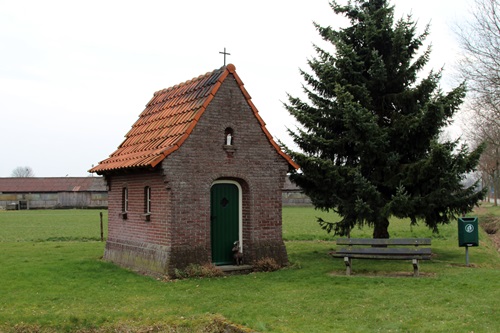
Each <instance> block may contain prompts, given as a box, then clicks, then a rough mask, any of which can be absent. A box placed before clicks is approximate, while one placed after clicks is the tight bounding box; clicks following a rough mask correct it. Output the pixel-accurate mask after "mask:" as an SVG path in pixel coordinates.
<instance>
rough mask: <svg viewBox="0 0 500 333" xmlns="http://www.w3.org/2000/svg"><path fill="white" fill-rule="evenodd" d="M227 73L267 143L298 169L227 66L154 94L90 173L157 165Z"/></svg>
mask: <svg viewBox="0 0 500 333" xmlns="http://www.w3.org/2000/svg"><path fill="white" fill-rule="evenodd" d="M230 73H231V74H233V75H234V78H235V80H236V82H237V83H238V85H239V86H240V89H241V91H242V92H243V95H244V96H245V98H246V100H247V102H248V105H249V106H250V107H251V109H252V111H253V113H254V114H255V116H256V118H257V120H258V121H259V123H260V125H261V127H262V130H263V131H264V133H265V135H266V136H267V138H268V139H269V141H270V143H271V144H272V145H273V147H275V149H276V150H277V152H278V153H279V154H280V155H281V156H283V158H285V159H286V160H287V161H288V163H289V164H290V165H291V166H292V167H294V168H298V165H297V164H296V163H295V162H293V161H292V159H291V158H290V157H289V156H288V155H286V154H285V153H284V152H282V151H281V149H280V147H279V146H278V145H277V144H276V142H274V140H273V138H272V136H271V134H270V133H269V132H268V131H267V129H266V127H265V123H264V121H263V120H262V118H261V117H260V116H259V114H258V111H257V108H256V107H255V105H254V104H253V103H252V101H251V97H250V94H248V92H247V91H246V89H245V88H244V87H243V82H242V81H241V79H240V78H239V76H238V75H237V74H236V68H235V67H234V65H232V64H229V65H227V66H225V67H222V68H220V69H217V70H214V71H213V72H209V73H206V74H204V75H200V76H198V77H196V78H194V79H192V80H189V81H186V82H184V83H181V84H178V85H175V86H173V87H170V88H167V89H162V90H159V91H157V92H155V93H154V94H153V97H152V98H151V100H150V101H149V102H148V103H147V104H146V108H145V109H144V111H142V113H141V114H140V115H139V119H138V120H137V121H136V122H135V124H134V125H133V126H132V128H131V129H130V130H129V131H128V133H127V134H126V136H125V140H124V141H123V142H122V144H121V145H120V146H119V147H118V148H117V150H116V151H115V152H114V153H112V154H111V155H110V157H109V158H107V159H105V160H103V161H101V162H100V163H99V165H97V166H96V167H94V168H92V169H91V170H90V172H97V173H99V174H101V173H106V172H110V171H113V170H119V169H127V168H137V167H155V166H156V165H158V163H160V162H161V161H162V160H163V159H164V158H165V157H167V156H168V155H169V154H171V153H172V152H174V151H175V150H177V149H178V148H179V147H180V146H181V145H182V143H183V142H184V141H185V140H186V139H187V138H188V136H189V135H190V134H191V132H192V130H193V129H194V127H195V126H196V123H197V122H198V120H199V119H200V117H201V115H202V114H203V113H204V111H205V109H206V108H207V107H208V105H209V104H210V102H211V101H212V99H213V97H214V96H215V94H216V93H217V91H218V89H219V88H220V86H221V85H222V83H223V82H224V80H225V79H226V77H227V76H228V75H229V74H230Z"/></svg>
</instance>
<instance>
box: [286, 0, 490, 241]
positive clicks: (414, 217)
mask: <svg viewBox="0 0 500 333" xmlns="http://www.w3.org/2000/svg"><path fill="white" fill-rule="evenodd" d="M330 5H331V7H332V9H333V11H334V12H335V14H337V15H344V16H345V17H347V18H348V19H349V21H350V25H349V26H348V27H346V28H341V29H338V30H334V29H332V28H331V27H322V26H320V25H317V24H316V28H317V30H318V32H319V34H320V35H321V37H322V38H323V39H324V40H325V41H327V42H329V43H331V44H332V45H333V50H334V51H333V54H330V53H329V52H327V51H326V50H325V49H322V48H320V47H318V46H315V51H316V53H317V57H316V58H313V59H312V60H309V61H308V64H309V66H310V69H311V70H312V73H307V72H305V71H301V74H302V76H303V78H304V80H305V82H306V84H305V85H304V90H305V93H306V95H307V98H308V101H303V100H301V99H300V98H296V97H292V96H289V102H288V104H286V108H287V110H288V111H289V112H290V114H291V115H293V116H294V117H295V118H296V120H297V121H298V122H299V124H300V126H298V128H297V129H296V130H295V131H293V130H289V133H290V135H291V136H292V138H293V139H294V142H295V143H296V144H297V145H298V147H299V148H300V150H301V151H292V150H290V149H288V148H286V149H287V152H288V153H289V154H290V155H291V156H292V158H293V159H294V160H295V161H296V162H297V163H298V164H299V165H300V167H301V169H300V171H298V172H294V173H293V174H292V175H291V179H292V181H293V182H294V183H296V184H297V185H299V186H300V187H301V188H302V189H303V190H304V192H305V193H306V194H307V195H308V196H309V197H310V198H311V200H312V202H313V204H314V206H315V207H316V208H318V209H321V210H326V211H330V210H333V211H335V212H337V213H338V214H339V215H340V216H341V218H342V219H341V221H339V222H327V221H323V220H319V222H320V224H321V225H322V227H323V228H324V229H326V230H327V231H328V232H330V231H332V230H333V231H334V232H335V234H337V235H347V234H348V233H349V231H350V230H351V229H352V228H354V227H355V226H356V225H361V226H362V225H364V224H367V225H369V226H371V227H373V230H374V231H373V237H374V238H388V237H389V233H388V226H389V218H390V217H391V216H396V217H400V218H406V217H408V218H410V221H411V223H412V224H416V223H417V222H418V221H424V222H425V224H426V225H427V226H428V227H429V228H431V229H433V230H434V231H437V230H438V226H439V224H444V223H449V221H450V219H452V218H456V217H457V216H459V215H461V214H463V213H465V212H469V211H471V210H472V209H473V208H474V206H475V205H476V204H477V202H478V201H479V200H480V199H482V197H483V196H484V192H478V191H477V188H476V187H475V186H472V187H469V188H464V187H463V185H462V182H461V181H462V180H463V179H464V177H465V174H466V173H468V172H471V171H473V170H474V169H475V168H476V166H477V164H478V159H479V157H480V154H481V150H482V148H478V149H476V150H473V151H470V150H469V149H468V147H467V146H466V145H460V144H459V142H458V140H457V141H445V142H442V141H439V140H438V137H439V134H440V133H441V131H442V129H443V127H445V126H446V125H448V124H450V122H451V120H452V117H453V115H454V114H455V112H456V111H457V110H458V108H459V106H460V104H461V103H462V100H463V98H464V97H465V86H464V85H460V86H458V87H456V88H455V89H453V90H452V91H450V92H449V93H443V92H442V91H441V90H440V88H439V81H440V78H441V72H440V71H439V72H430V73H428V74H427V75H426V76H425V77H424V78H421V79H419V77H418V76H419V73H420V72H422V70H423V67H424V66H425V64H426V63H427V62H428V60H429V56H430V48H427V49H425V50H420V49H421V47H422V45H423V41H424V40H425V38H426V37H427V35H428V31H429V30H428V29H429V27H428V26H427V27H426V29H425V31H424V32H423V33H421V34H417V27H416V23H415V22H414V21H413V20H412V18H411V16H408V17H406V18H404V19H400V20H398V21H395V20H394V7H393V6H390V4H389V3H388V1H387V0H369V1H363V0H353V1H349V2H348V4H347V5H339V4H338V3H337V2H335V1H332V2H331V3H330Z"/></svg>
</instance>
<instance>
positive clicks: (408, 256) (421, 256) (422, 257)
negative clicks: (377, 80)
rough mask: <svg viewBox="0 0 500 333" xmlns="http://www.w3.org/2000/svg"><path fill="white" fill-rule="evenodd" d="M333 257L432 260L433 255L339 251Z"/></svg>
mask: <svg viewBox="0 0 500 333" xmlns="http://www.w3.org/2000/svg"><path fill="white" fill-rule="evenodd" d="M331 256H332V257H334V258H346V257H349V258H352V259H372V260H373V259H374V260H412V259H419V260H431V256H430V255H428V254H415V255H384V256H381V255H376V254H372V255H370V254H349V255H344V254H339V253H332V254H331Z"/></svg>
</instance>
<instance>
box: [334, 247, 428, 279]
mask: <svg viewBox="0 0 500 333" xmlns="http://www.w3.org/2000/svg"><path fill="white" fill-rule="evenodd" d="M339 245H342V246H347V247H343V248H340V249H337V251H333V252H330V255H331V256H332V257H334V258H344V263H345V266H346V275H351V273H352V259H379V260H380V259H381V260H412V263H413V276H418V261H419V260H430V259H431V248H430V247H423V246H430V245H431V239H430V238H394V239H380V238H374V239H367V238H339V239H337V246H339ZM394 246H398V247H394Z"/></svg>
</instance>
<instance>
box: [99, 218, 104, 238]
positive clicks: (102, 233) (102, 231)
mask: <svg viewBox="0 0 500 333" xmlns="http://www.w3.org/2000/svg"><path fill="white" fill-rule="evenodd" d="M99 215H100V216H101V242H103V241H104V229H103V227H102V212H99Z"/></svg>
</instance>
